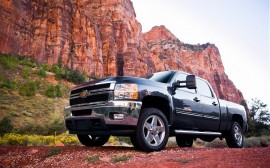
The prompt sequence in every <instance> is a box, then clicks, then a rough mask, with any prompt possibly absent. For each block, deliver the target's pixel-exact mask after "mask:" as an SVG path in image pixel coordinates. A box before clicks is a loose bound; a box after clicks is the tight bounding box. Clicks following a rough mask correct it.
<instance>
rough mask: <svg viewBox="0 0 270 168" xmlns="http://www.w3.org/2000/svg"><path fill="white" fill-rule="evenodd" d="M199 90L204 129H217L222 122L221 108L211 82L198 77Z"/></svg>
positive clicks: (202, 126) (202, 127)
mask: <svg viewBox="0 0 270 168" xmlns="http://www.w3.org/2000/svg"><path fill="white" fill-rule="evenodd" d="M196 82H197V92H198V94H199V95H200V103H201V105H202V111H201V112H200V114H201V115H202V116H203V117H202V120H201V121H200V122H201V124H200V125H201V129H202V130H209V131H217V130H218V129H219V124H220V108H219V102H218V100H217V98H216V96H215V94H214V92H213V90H212V88H211V87H210V84H209V83H208V82H206V81H205V80H202V79H200V78H197V80H196Z"/></svg>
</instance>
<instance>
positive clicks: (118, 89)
mask: <svg viewBox="0 0 270 168" xmlns="http://www.w3.org/2000/svg"><path fill="white" fill-rule="evenodd" d="M138 98H139V94H138V86H137V85H136V84H129V83H124V84H116V85H115V90H114V99H138Z"/></svg>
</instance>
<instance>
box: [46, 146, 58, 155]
mask: <svg viewBox="0 0 270 168" xmlns="http://www.w3.org/2000/svg"><path fill="white" fill-rule="evenodd" d="M59 153H60V149H59V148H56V147H53V148H52V149H51V150H50V151H49V152H48V153H47V154H46V155H45V156H46V157H51V156H53V155H57V154H59Z"/></svg>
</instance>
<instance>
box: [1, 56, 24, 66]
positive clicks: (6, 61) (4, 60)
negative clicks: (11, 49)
mask: <svg viewBox="0 0 270 168" xmlns="http://www.w3.org/2000/svg"><path fill="white" fill-rule="evenodd" d="M0 64H2V65H3V66H4V67H5V68H6V69H11V70H13V69H14V68H15V67H16V66H17V65H18V64H19V59H18V57H16V56H12V55H5V54H2V55H1V56H0Z"/></svg>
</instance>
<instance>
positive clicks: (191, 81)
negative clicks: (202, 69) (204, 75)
mask: <svg viewBox="0 0 270 168" xmlns="http://www.w3.org/2000/svg"><path fill="white" fill-rule="evenodd" d="M186 87H187V88H188V89H196V88H197V85H196V76H195V75H188V76H187V78H186Z"/></svg>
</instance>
